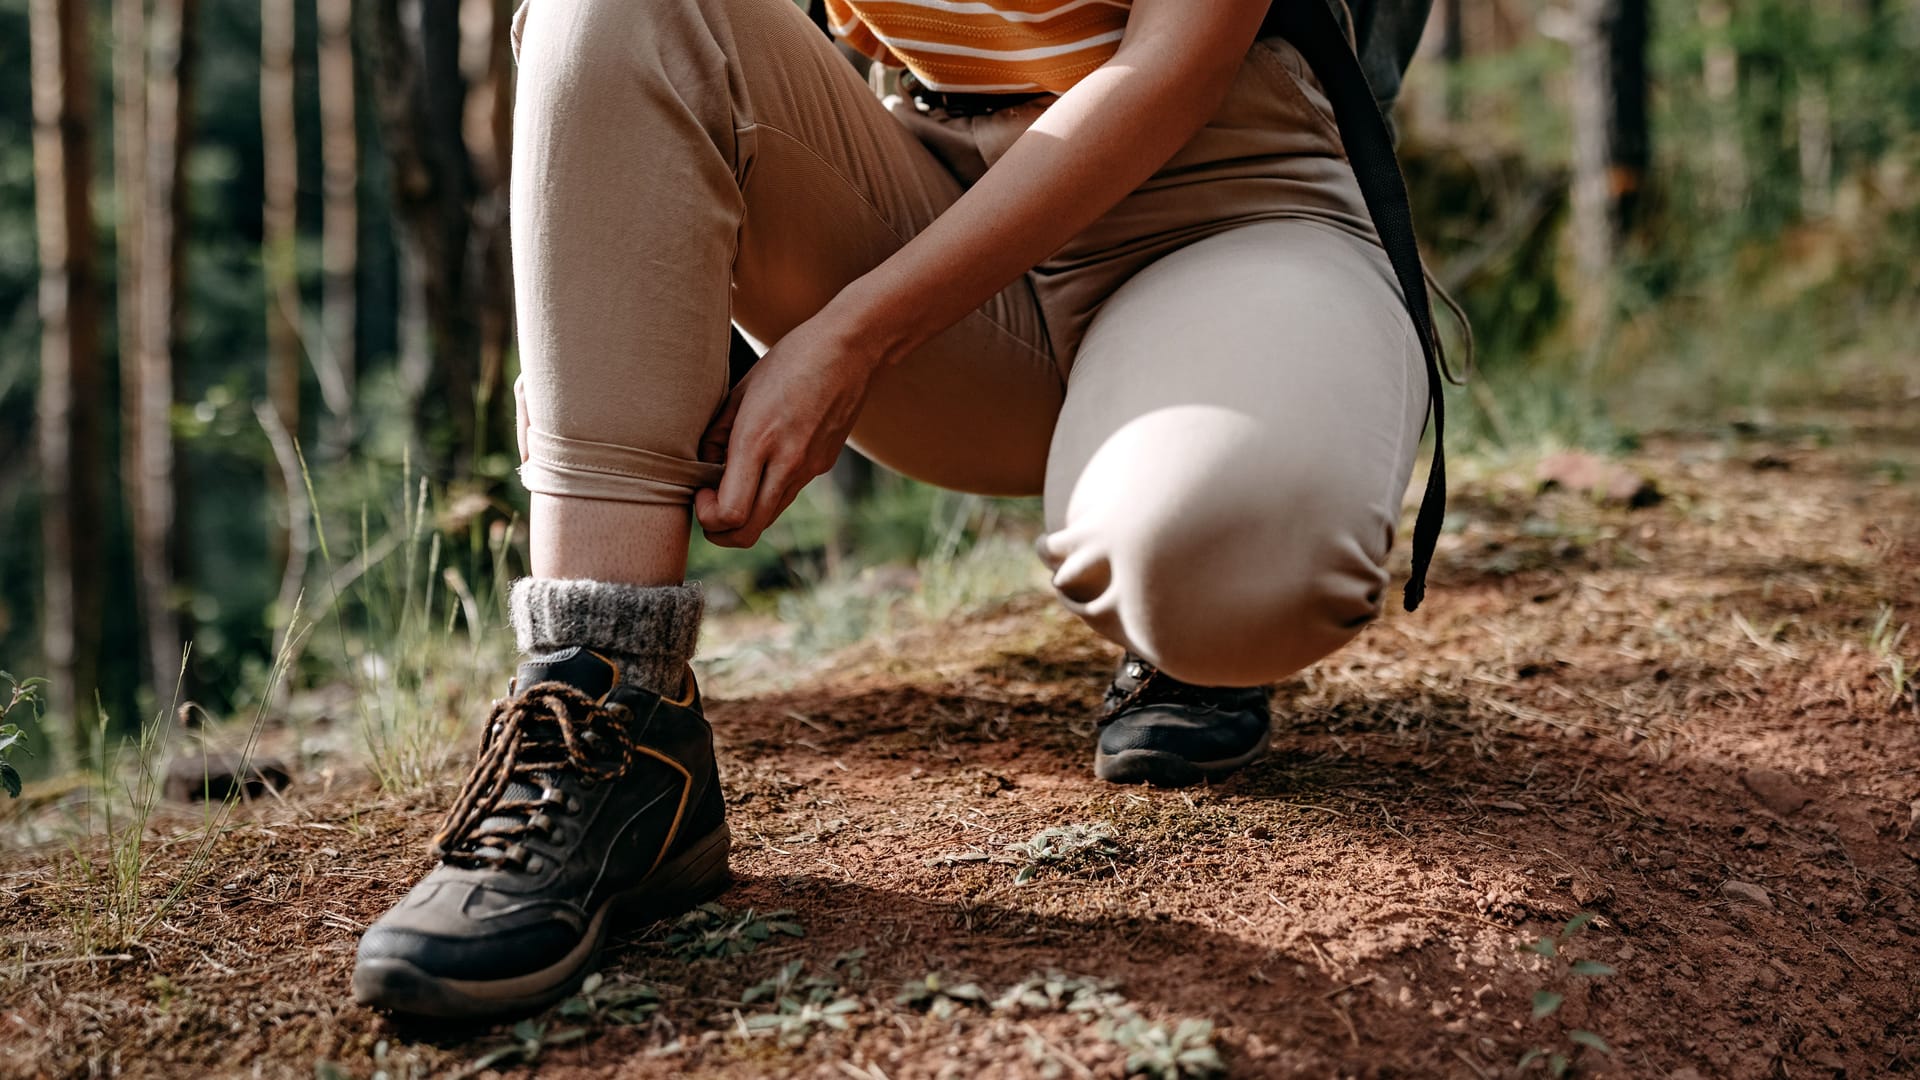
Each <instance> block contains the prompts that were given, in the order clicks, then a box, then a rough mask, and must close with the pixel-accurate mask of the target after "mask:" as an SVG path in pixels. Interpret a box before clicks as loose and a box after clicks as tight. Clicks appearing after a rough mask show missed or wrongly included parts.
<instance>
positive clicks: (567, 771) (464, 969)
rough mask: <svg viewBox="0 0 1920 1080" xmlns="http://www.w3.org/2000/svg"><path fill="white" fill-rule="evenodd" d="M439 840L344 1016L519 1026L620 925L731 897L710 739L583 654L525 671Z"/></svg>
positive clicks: (692, 709)
mask: <svg viewBox="0 0 1920 1080" xmlns="http://www.w3.org/2000/svg"><path fill="white" fill-rule="evenodd" d="M509 693H510V695H511V696H509V697H508V698H506V699H505V700H503V701H496V702H495V703H494V705H493V711H492V713H491V715H490V716H489V717H488V719H487V730H486V734H485V736H484V737H483V739H482V742H481V748H480V760H479V761H478V762H477V763H476V764H475V765H474V767H473V773H472V775H471V776H469V777H468V778H467V783H466V787H465V788H464V789H463V790H462V791H461V792H460V796H459V798H457V799H456V800H454V804H453V808H452V809H451V810H450V811H448V813H447V818H446V821H445V822H444V823H443V824H442V825H441V827H440V831H439V832H438V833H437V834H436V835H435V836H434V839H433V850H434V853H435V854H437V855H439V856H440V860H441V862H440V866H439V867H438V868H437V869H435V870H434V871H433V872H432V873H429V874H428V875H427V876H426V877H425V878H424V879H422V880H421V882H420V883H419V884H418V885H415V886H414V888H413V891H412V892H410V893H408V894H407V896H406V898H405V899H403V900H401V901H400V903H399V904H398V905H396V906H395V907H394V908H393V910H391V911H389V912H387V913H386V914H385V915H383V916H381V917H380V919H379V921H377V922H375V923H374V924H373V925H372V926H370V927H368V928H367V932H366V934H365V936H363V937H362V938H361V939H360V956H359V960H358V962H357V963H356V964H355V965H354V969H353V996H354V1000H356V1001H358V1002H360V1003H361V1004H363V1005H373V1006H378V1007H380V1008H385V1009H391V1010H394V1011H395V1012H402V1013H411V1014H414V1015H417V1016H436V1017H482V1016H492V1015H496V1014H502V1013H513V1012H527V1011H531V1010H534V1009H538V1008H541V1007H543V1006H545V1005H547V1004H549V1003H551V1002H554V1001H557V1000H559V999H560V998H562V997H564V996H566V995H567V994H568V993H570V992H571V991H572V990H573V988H574V987H575V986H576V985H578V983H579V981H580V979H581V978H582V977H583V976H584V975H585V974H586V973H587V971H588V970H589V969H590V968H591V967H592V966H593V963H594V961H595V959H596V958H597V956H598V954H599V952H600V946H601V943H602V942H604V941H605V940H606V936H607V928H608V924H609V922H610V920H612V919H613V918H614V917H615V916H616V915H620V916H630V917H634V918H639V919H648V920H651V919H658V918H664V917H666V916H669V915H675V914H678V913H680V912H681V911H684V910H686V909H688V908H690V907H693V906H694V905H696V904H699V903H701V902H703V901H705V900H708V899H710V898H711V897H713V896H714V895H715V894H717V893H718V892H720V891H721V890H722V889H723V888H725V887H726V884H727V851H728V847H729V838H728V833H727V824H726V819H725V808H724V806H723V804H722V803H721V798H720V782H719V777H718V775H717V774H716V772H715V770H714V764H713V730H712V728H710V727H708V726H707V721H706V718H705V717H704V716H702V715H701V710H700V700H699V692H698V689H697V688H696V687H695V686H694V683H693V673H692V672H688V673H687V681H686V692H685V694H684V695H683V697H682V699H681V700H678V701H675V700H670V699H667V698H663V697H661V696H660V695H658V694H654V693H651V692H649V691H646V690H642V689H639V688H638V687H633V686H627V685H624V684H622V683H621V681H620V671H619V668H618V666H617V665H616V664H615V663H614V662H613V661H611V660H608V659H607V658H605V657H603V656H601V655H599V654H598V653H595V652H591V651H589V650H586V649H579V648H571V649H563V650H561V651H559V652H556V653H552V654H549V655H546V656H537V657H534V658H533V659H530V660H528V661H527V662H525V663H523V664H521V665H520V670H519V673H518V674H517V675H516V676H515V677H514V680H513V682H512V684H510V686H509Z"/></svg>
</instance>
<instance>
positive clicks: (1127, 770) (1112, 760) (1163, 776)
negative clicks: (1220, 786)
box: [1093, 731, 1273, 788]
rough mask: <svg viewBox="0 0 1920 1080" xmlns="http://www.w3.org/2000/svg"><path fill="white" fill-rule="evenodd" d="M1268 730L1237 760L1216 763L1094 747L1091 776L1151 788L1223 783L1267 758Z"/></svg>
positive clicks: (1150, 751) (1116, 782) (1156, 751)
mask: <svg viewBox="0 0 1920 1080" xmlns="http://www.w3.org/2000/svg"><path fill="white" fill-rule="evenodd" d="M1272 739H1273V733H1272V732H1271V731H1265V732H1261V734H1260V741H1259V742H1257V743H1255V744H1254V746H1253V749H1251V750H1249V751H1247V752H1246V753H1244V754H1241V755H1239V756H1238V757H1231V758H1222V759H1221V760H1219V761H1189V760H1187V759H1186V758H1183V757H1181V756H1180V755H1178V754H1169V753H1167V752H1166V751H1164V750H1122V751H1120V752H1119V753H1117V754H1109V753H1107V752H1106V751H1104V750H1100V749H1098V748H1095V750H1094V753H1093V775H1095V776H1097V777H1099V778H1100V779H1102V780H1105V781H1107V782H1108V783H1113V784H1151V785H1153V786H1154V787H1167V788H1174V787H1192V786H1193V785H1194V784H1199V783H1203V782H1211V781H1215V780H1225V779H1226V778H1227V777H1229V776H1232V775H1233V774H1234V773H1236V772H1239V771H1240V770H1241V769H1244V768H1246V767H1247V766H1248V765H1251V764H1253V763H1254V762H1256V761H1259V760H1260V759H1261V758H1263V757H1266V756H1267V748H1268V745H1269V744H1270V743H1271V742H1272Z"/></svg>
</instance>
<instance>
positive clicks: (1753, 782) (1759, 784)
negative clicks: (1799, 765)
mask: <svg viewBox="0 0 1920 1080" xmlns="http://www.w3.org/2000/svg"><path fill="white" fill-rule="evenodd" d="M1740 782H1741V783H1742V784H1745V785H1746V786H1747V790H1748V791H1751V792H1753V793H1754V794H1755V795H1756V796H1758V797H1759V799H1760V802H1761V803H1762V804H1764V805H1765V806H1766V808H1767V809H1769V810H1771V811H1773V812H1774V813H1776V814H1779V815H1780V816H1781V817H1786V816H1787V815H1788V814H1791V813H1793V812H1794V811H1796V810H1798V809H1800V808H1801V807H1803V806H1805V805H1807V804H1808V803H1810V802H1812V801H1813V796H1811V795H1808V794H1807V790H1806V789H1805V788H1803V787H1801V786H1800V785H1799V784H1797V783H1795V782H1794V779H1793V777H1791V776H1788V775H1787V774H1786V773H1783V772H1781V771H1780V770H1778V769H1753V770H1751V771H1749V772H1743V773H1741V774H1740Z"/></svg>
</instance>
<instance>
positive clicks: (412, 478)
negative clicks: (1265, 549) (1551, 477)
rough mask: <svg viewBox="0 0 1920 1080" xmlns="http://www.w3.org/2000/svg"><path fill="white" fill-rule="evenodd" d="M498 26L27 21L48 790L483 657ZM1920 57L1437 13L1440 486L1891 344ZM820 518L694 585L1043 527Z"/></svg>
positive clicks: (401, 9) (505, 335) (1731, 5)
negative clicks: (262, 710)
mask: <svg viewBox="0 0 1920 1080" xmlns="http://www.w3.org/2000/svg"><path fill="white" fill-rule="evenodd" d="M512 2H513V0H361V2H359V3H355V2H354V0H0V520H4V521H5V522H6V527H5V529H4V531H0V667H4V668H6V669H8V670H10V671H13V672H14V673H16V674H18V675H30V674H32V675H46V676H48V677H49V678H50V679H51V685H50V686H49V687H48V693H47V697H48V707H47V711H46V714H45V728H46V730H45V731H44V732H41V731H34V732H31V733H30V734H31V737H32V741H33V745H34V746H35V747H36V749H37V751H38V756H37V757H36V758H35V759H34V760H33V761H31V762H26V763H24V764H27V765H29V766H34V767H37V768H41V769H44V768H46V767H47V766H48V765H50V764H55V763H59V762H62V761H73V760H75V759H77V758H78V757H79V756H81V755H83V754H84V753H85V752H86V748H87V740H88V738H89V737H90V733H98V732H100V731H102V730H103V729H104V730H106V731H108V732H112V731H115V730H118V731H126V730H131V729H132V728H133V726H134V722H135V721H136V720H137V719H139V718H143V717H148V716H152V715H155V714H156V713H162V712H166V711H168V710H169V708H170V703H172V702H176V701H179V700H187V699H191V700H192V701H195V702H198V703H199V704H200V705H202V706H204V707H205V709H207V710H208V711H210V712H212V713H214V714H221V713H224V712H226V711H229V710H237V709H245V708H250V707H251V705H252V703H253V702H255V701H258V700H262V699H266V698H270V697H272V696H273V695H275V694H283V693H285V692H286V690H285V687H286V686H287V685H289V684H291V685H296V686H309V685H314V684H318V683H324V682H326V681H327V680H329V679H331V680H333V681H335V682H339V681H341V680H342V679H344V678H346V677H347V676H349V675H350V676H351V677H352V678H353V679H354V680H357V681H356V682H355V685H356V686H359V687H361V689H362V692H363V693H365V692H367V691H366V688H367V687H369V686H374V687H376V688H377V687H380V686H389V687H392V688H396V689H397V690H404V689H405V687H406V684H407V681H408V680H409V679H414V680H416V681H417V680H419V679H423V678H425V677H426V675H425V673H424V672H425V668H424V667H422V666H420V665H418V664H417V663H416V664H415V666H414V667H413V668H411V669H409V668H408V666H407V665H408V663H409V656H410V655H412V654H416V653H417V652H418V650H417V649H415V648H414V646H415V645H416V644H418V643H421V642H427V641H438V640H443V638H444V634H445V633H446V632H450V631H451V630H452V629H453V628H454V627H456V625H458V626H462V627H468V628H472V634H471V635H470V636H471V637H473V638H475V639H477V636H478V635H479V634H480V632H482V631H484V632H485V634H486V635H487V636H489V637H491V638H499V637H501V636H502V635H500V634H499V633H498V630H499V627H500V625H501V622H502V620H501V619H500V617H499V596H500V591H501V588H502V587H503V586H504V583H505V581H506V580H507V579H508V578H509V577H510V576H511V575H513V574H514V573H516V572H518V570H519V568H520V567H521V566H522V565H523V562H522V559H521V555H520V553H519V549H518V547H517V544H518V525H517V523H518V521H519V520H520V516H521V515H522V514H523V512H524V494H523V492H522V491H521V490H520V489H519V487H518V486H517V484H516V483H515V482H514V479H513V475H512V470H513V466H514V464H515V459H514V454H513V437H512V428H511V422H512V395H511V386H512V380H513V376H514V371H515V366H516V361H515V356H514V349H513V334H514V331H513V318H512V303H513V299H512V283H511V275H510V273H509V257H508V251H507V230H506V220H505V214H506V188H507V182H508V176H507V170H508V160H509V159H508V146H509V143H510V138H511V117H512V104H513V78H514V71H513V64H512V60H511V57H510V55H509V49H508V37H507V32H508V25H509V20H510V17H511V14H512ZM1916 56H1920V0H1441V2H1440V4H1439V6H1438V7H1437V8H1436V10H1435V14H1434V19H1433V22H1432V24H1431V25H1430V27H1429V30H1428V35H1427V39H1426V42H1425V44H1424V46H1423V49H1422V54H1421V56H1420V58H1419V59H1417V60H1416V62H1415V65H1414V70H1413V73H1412V75H1411V77H1410V80H1409V83H1408V86H1407V89H1406V91H1405V93H1404V95H1403V96H1402V99H1401V101H1400V104H1399V110H1398V116H1397V120H1398V124H1399V128H1400V132H1401V136H1402V143H1403V153H1404V163H1405V167H1406V170H1407V172H1408V174H1409V179H1410V186H1411V189H1412V192H1413V197H1414V200H1415V203H1416V212H1417V215H1418V220H1419V222H1420V225H1421V230H1422V237H1423V240H1424V241H1425V242H1426V243H1427V244H1428V245H1429V247H1430V250H1431V254H1432V264H1433V268H1434V271H1435V273H1436V275H1437V276H1438V278H1439V279H1440V281H1441V282H1442V283H1443V284H1444V285H1445V286H1446V287H1447V288H1448V289H1449V290H1451V291H1452V292H1454V294H1455V295H1457V296H1458V297H1459V298H1460V299H1461V301H1462V303H1463V304H1464V306H1465V308H1466V310H1467V311H1468V313H1469V314H1470V315H1471V316H1472V320H1473V323H1474V325H1475V327H1476V329H1477V331H1478V337H1479V342H1478V346H1479V347H1478V360H1479V364H1478V367H1479V372H1478V375H1477V376H1476V378H1475V379H1474V380H1473V381H1472V383H1471V384H1470V385H1469V386H1468V387H1466V388H1464V389H1461V390H1457V391H1454V392H1453V393H1455V394H1456V396H1457V398H1458V400H1457V401H1456V402H1454V403H1453V404H1452V407H1453V408H1454V409H1455V410H1456V413H1455V415H1458V416H1461V417H1463V419H1462V420H1461V421H1460V422H1459V426H1458V428H1457V429H1456V430H1457V431H1459V432H1460V435H1459V439H1460V443H1461V445H1460V447H1459V449H1460V450H1462V451H1465V452H1467V453H1468V454H1469V455H1472V454H1473V453H1476V452H1478V453H1480V454H1482V455H1484V456H1486V457H1487V458H1489V459H1497V458H1498V457H1499V455H1501V454H1503V453H1513V452H1523V451H1525V450H1526V449H1527V448H1530V447H1541V446H1561V445H1570V446H1585V447H1590V448H1595V449H1600V450H1605V449H1608V448H1610V447H1614V446H1619V445H1623V444H1630V442H1631V440H1632V439H1633V438H1634V437H1635V434H1636V432H1639V431H1643V430H1646V429H1647V428H1649V427H1650V426H1653V425H1658V424H1663V423H1684V422H1686V421H1687V419H1688V418H1689V417H1693V418H1698V417H1700V416H1704V415H1707V414H1710V413H1712V412H1713V411H1714V410H1724V409H1725V408H1726V407H1728V406H1730V405H1731V406H1738V407H1740V408H1744V409H1764V408H1765V407H1766V406H1767V405H1768V403H1769V402H1770V401H1772V400H1774V399H1775V398H1776V397H1777V396H1778V395H1781V394H1785V393H1790V392H1797V391H1798V389H1799V388H1803V387H1804V386H1805V385H1806V383H1805V379H1806V378H1807V377H1808V376H1809V375H1810V374H1812V375H1816V376H1817V373H1818V371H1819V369H1820V368H1821V367H1822V366H1823V365H1825V364H1828V363H1835V362H1839V361H1838V360H1837V359H1836V358H1844V357H1848V356H1857V355H1863V354H1864V355H1875V354H1885V355H1894V354H1893V353H1892V352H1891V351H1890V350H1892V349H1896V348H1902V347H1908V346H1910V343H1911V338H1912V334H1913V330H1914V329H1915V327H1920V300H1917V299H1916V297H1920V260H1916V259H1915V258H1914V252H1915V251H1916V250H1920V67H1917V66H1916V64H1915V62H1914V60H1915V57H1916ZM1907 355H1909V356H1910V355H1911V354H1910V353H1908V354H1907ZM816 488H817V489H819V490H817V491H814V492H811V493H810V495H809V497H808V498H807V499H806V500H805V501H803V503H802V504H800V505H799V506H797V507H796V510H795V512H794V513H792V514H791V515H789V518H788V520H787V521H785V522H783V524H782V525H781V526H780V527H779V528H778V529H776V530H775V531H774V532H773V533H770V534H769V539H768V540H767V541H765V542H763V543H762V544H761V545H760V547H759V548H757V549H755V550H754V551H751V552H746V553H722V552H719V551H717V550H714V549H709V548H701V549H700V550H698V551H697V552H696V554H695V567H696V573H698V574H700V575H702V576H705V577H707V578H708V579H709V580H711V581H713V582H715V583H716V584H717V588H716V592H717V594H719V596H720V598H721V600H722V602H723V603H744V604H748V605H753V604H775V605H777V604H778V602H779V601H778V600H769V599H768V597H769V596H770V595H773V594H774V593H775V592H777V591H778V590H780V589H783V588H788V587H791V586H794V585H817V584H819V583H821V582H822V581H827V580H832V579H843V578H845V577H846V576H847V575H850V574H852V573H853V572H854V571H855V570H857V569H858V568H859V567H860V566H863V565H872V564H876V563H881V562H912V561H914V560H916V559H924V558H927V557H929V556H934V555H940V554H945V555H951V554H952V552H953V551H954V550H956V548H958V547H959V546H962V545H965V544H967V543H970V542H971V541H972V539H973V538H974V537H976V536H978V535H981V534H984V533H989V532H991V531H992V530H993V529H994V528H995V527H996V526H995V524H994V522H995V521H1001V522H1004V521H1006V520H1009V519H1012V520H1016V521H1017V520H1018V519H1019V518H1020V517H1021V515H1023V514H1028V515H1030V514H1031V513H1032V511H1031V508H1030V507H1025V506H1023V505H1019V504H1013V505H1002V506H995V505H989V504H985V503H982V502H979V501H955V500H953V499H951V498H945V497H941V496H938V495H936V494H934V493H932V492H930V491H927V490H925V489H922V488H919V487H917V486H915V485H912V484H909V483H907V482H905V481H902V480H899V479H897V478H892V477H887V476H875V475H874V474H873V472H872V471H871V470H869V469H865V468H862V467H861V466H860V465H859V464H858V463H853V462H850V463H848V464H847V465H846V467H845V468H843V469H842V470H839V471H837V472H836V474H835V476H834V479H833V482H832V483H826V484H820V485H816ZM1439 584H1441V585H1444V583H1443V582H1441V583H1439ZM309 628H312V629H311V633H309V632H308V630H309ZM464 632H465V631H463V633H464ZM436 635H440V636H436ZM188 642H191V643H192V647H191V651H190V655H189V656H188V658H187V660H186V661H185V663H184V666H183V664H182V659H181V658H182V656H183V650H184V649H185V646H186V643H188ZM278 667H286V668H288V669H290V670H289V674H288V678H287V679H286V680H279V681H278V685H277V686H276V669H277V668H278ZM408 670H411V671H412V672H413V674H412V675H409V674H407V671H408ZM473 670H474V671H475V672H476V673H477V675H476V677H479V678H482V680H483V681H484V679H485V678H488V677H489V676H486V675H485V674H484V670H485V665H479V664H476V665H475V666H474V669H473ZM495 673H496V675H497V669H496V672H495ZM496 681H497V679H496ZM96 701H97V702H98V704H99V709H100V710H102V711H103V713H104V715H105V716H107V717H110V718H111V725H102V724H100V723H99V722H98V718H97V716H96V712H95V704H94V703H95V702H96Z"/></svg>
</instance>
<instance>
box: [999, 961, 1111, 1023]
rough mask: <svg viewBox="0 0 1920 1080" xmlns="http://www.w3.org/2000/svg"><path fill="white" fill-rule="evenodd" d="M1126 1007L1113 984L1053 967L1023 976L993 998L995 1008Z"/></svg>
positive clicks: (1089, 1012)
mask: <svg viewBox="0 0 1920 1080" xmlns="http://www.w3.org/2000/svg"><path fill="white" fill-rule="evenodd" d="M1126 1007H1127V999H1126V998H1124V997H1122V996H1120V994H1119V993H1117V992H1115V990H1114V988H1113V984H1112V983H1110V982H1107V981H1105V980H1101V979H1092V978H1087V977H1084V976H1073V975H1063V974H1061V973H1059V972H1057V971H1053V972H1048V973H1047V974H1045V975H1035V976H1033V977H1031V978H1027V979H1023V980H1021V981H1020V982H1017V983H1015V984H1013V985H1012V986H1010V987H1008V988H1007V992H1006V993H1004V994H1001V995H1000V996H999V997H997V998H995V999H994V1000H993V1009H994V1011H995V1012H1008V1013H1018V1012H1063V1011H1064V1012H1069V1013H1072V1014H1074V1015H1075V1016H1101V1015H1108V1014H1112V1013H1115V1012H1117V1011H1119V1010H1122V1009H1125V1008H1126Z"/></svg>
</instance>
